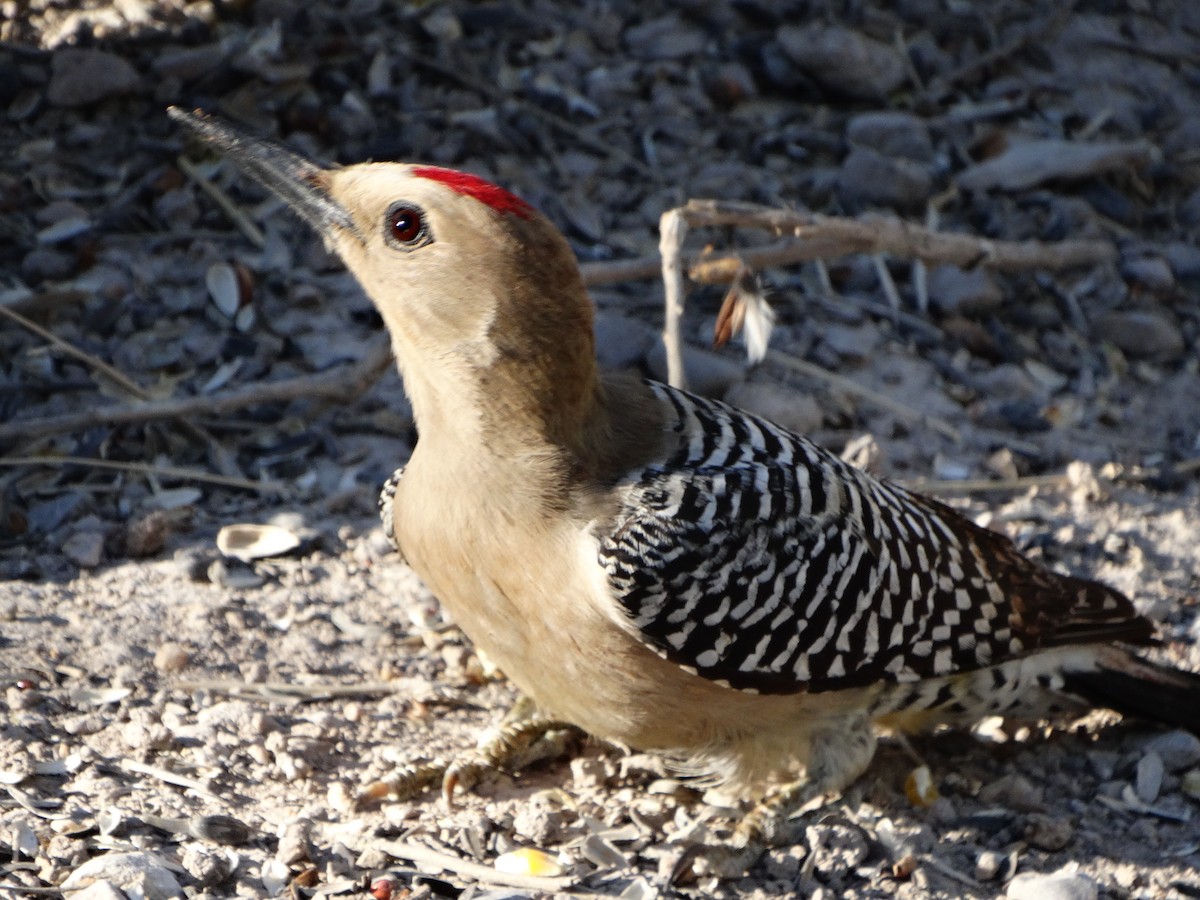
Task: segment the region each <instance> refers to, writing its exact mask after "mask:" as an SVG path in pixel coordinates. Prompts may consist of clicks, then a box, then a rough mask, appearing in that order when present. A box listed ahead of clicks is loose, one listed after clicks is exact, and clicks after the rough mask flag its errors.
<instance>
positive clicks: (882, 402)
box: [766, 350, 962, 443]
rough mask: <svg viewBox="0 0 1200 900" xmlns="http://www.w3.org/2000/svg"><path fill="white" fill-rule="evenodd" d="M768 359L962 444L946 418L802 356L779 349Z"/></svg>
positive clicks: (769, 352)
mask: <svg viewBox="0 0 1200 900" xmlns="http://www.w3.org/2000/svg"><path fill="white" fill-rule="evenodd" d="M766 360H767V362H771V363H775V364H776V365H779V366H783V367H784V368H785V369H789V370H791V371H793V372H796V373H798V374H800V375H807V376H808V377H810V378H818V379H820V380H821V381H825V382H827V383H829V384H831V385H833V387H835V388H837V389H838V390H841V391H845V392H846V393H847V394H853V395H854V396H856V397H861V398H862V399H864V400H866V401H867V402H869V403H873V404H875V405H876V406H881V407H883V408H884V409H886V410H888V411H889V412H892V413H895V414H896V415H897V416H900V417H901V418H902V419H907V420H908V421H910V422H921V423H924V424H926V425H928V426H929V427H930V428H932V429H933V430H934V431H937V432H940V433H941V434H944V435H945V436H946V437H948V438H950V440H952V441H954V442H955V443H961V441H962V434H961V433H959V430H958V429H957V428H955V427H954V426H953V425H951V424H950V423H949V422H947V421H946V420H945V419H941V418H938V417H937V416H932V415H929V414H928V413H923V412H921V411H920V410H919V409H913V408H912V407H911V406H906V405H905V404H903V403H901V402H900V401H899V400H893V399H892V398H891V397H888V396H886V395H885V394H881V393H879V392H878V391H873V390H871V389H870V388H869V387H866V386H865V385H861V384H859V383H858V382H857V381H851V380H850V379H849V378H847V377H846V376H845V375H839V374H837V373H836V372H830V371H829V370H828V369H826V368H823V367H821V366H818V365H817V364H816V363H810V362H809V361H808V360H806V359H800V358H799V357H796V356H791V355H790V354H787V353H782V352H780V351H779V350H768V351H767V356H766Z"/></svg>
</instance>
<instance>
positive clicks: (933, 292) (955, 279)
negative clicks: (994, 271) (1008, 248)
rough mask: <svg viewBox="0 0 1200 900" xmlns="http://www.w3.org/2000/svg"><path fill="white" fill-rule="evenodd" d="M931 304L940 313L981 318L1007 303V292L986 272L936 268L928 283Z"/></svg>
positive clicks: (944, 267) (931, 273) (948, 267)
mask: <svg viewBox="0 0 1200 900" xmlns="http://www.w3.org/2000/svg"><path fill="white" fill-rule="evenodd" d="M927 284H928V289H929V301H930V302H931V303H932V304H933V305H934V307H935V308H936V309H937V310H938V311H940V312H956V313H961V314H962V315H966V316H980V315H986V314H987V313H990V312H994V311H995V310H996V309H999V307H1000V305H1001V304H1002V303H1003V302H1004V292H1003V291H1002V290H1001V289H1000V285H998V284H996V281H995V279H993V278H992V276H991V274H990V273H989V272H987V271H985V270H983V269H969V270H968V269H960V268H959V267H958V266H936V267H935V268H933V269H932V270H931V271H930V272H929V278H928V281H927Z"/></svg>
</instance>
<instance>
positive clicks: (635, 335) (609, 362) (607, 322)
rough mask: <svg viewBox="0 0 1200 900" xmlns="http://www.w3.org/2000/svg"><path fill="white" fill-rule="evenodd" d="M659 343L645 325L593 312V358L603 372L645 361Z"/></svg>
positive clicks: (607, 313)
mask: <svg viewBox="0 0 1200 900" xmlns="http://www.w3.org/2000/svg"><path fill="white" fill-rule="evenodd" d="M656 342H659V343H661V342H660V341H659V338H658V332H656V331H655V330H654V329H653V328H650V327H648V326H647V325H646V324H645V323H643V322H639V321H638V320H637V319H631V318H629V317H628V316H621V315H617V314H616V313H610V312H604V311H601V312H598V313H596V358H597V359H598V360H599V362H600V365H601V366H602V367H603V368H606V369H628V368H631V367H633V366H636V365H639V364H640V363H641V362H642V361H643V360H645V358H646V356H647V354H648V353H649V352H650V349H651V347H652V346H653V345H654V344H655V343H656Z"/></svg>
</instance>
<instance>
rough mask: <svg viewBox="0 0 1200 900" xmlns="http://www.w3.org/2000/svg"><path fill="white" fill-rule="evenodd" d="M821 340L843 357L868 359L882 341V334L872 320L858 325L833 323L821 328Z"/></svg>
mask: <svg viewBox="0 0 1200 900" xmlns="http://www.w3.org/2000/svg"><path fill="white" fill-rule="evenodd" d="M821 340H822V341H824V343H825V345H826V346H827V347H829V349H831V350H832V351H833V352H834V353H836V354H837V355H838V356H841V357H843V358H847V359H869V358H870V357H871V356H872V355H873V354H874V353H875V351H876V350H877V349H878V348H879V345H880V344H881V343H882V342H883V336H882V335H881V334H880V332H879V326H878V325H876V324H875V323H874V322H863V323H862V324H860V325H841V324H837V323H833V324H830V325H827V326H825V328H824V329H823V330H822V332H821Z"/></svg>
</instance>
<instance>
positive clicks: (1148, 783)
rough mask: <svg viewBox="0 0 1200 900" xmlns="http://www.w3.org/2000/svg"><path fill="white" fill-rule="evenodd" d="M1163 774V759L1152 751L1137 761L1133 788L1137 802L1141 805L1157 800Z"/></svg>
mask: <svg viewBox="0 0 1200 900" xmlns="http://www.w3.org/2000/svg"><path fill="white" fill-rule="evenodd" d="M1164 772H1165V769H1164V767H1163V759H1162V757H1161V756H1159V755H1158V754H1157V753H1155V752H1154V751H1153V750H1151V751H1149V752H1148V753H1146V754H1145V755H1144V756H1143V757H1142V758H1141V759H1139V760H1138V764H1137V776H1136V778H1135V780H1134V787H1135V790H1136V791H1137V796H1138V799H1139V800H1141V801H1142V802H1143V803H1153V802H1154V801H1155V800H1157V799H1158V792H1159V791H1160V790H1162V783H1163V774H1164Z"/></svg>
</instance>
